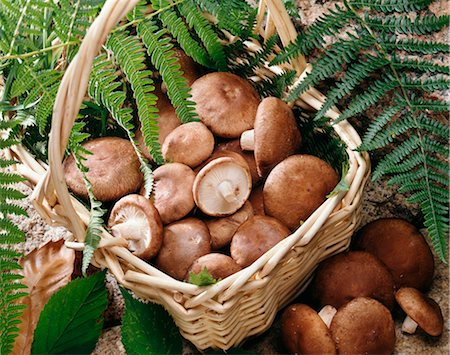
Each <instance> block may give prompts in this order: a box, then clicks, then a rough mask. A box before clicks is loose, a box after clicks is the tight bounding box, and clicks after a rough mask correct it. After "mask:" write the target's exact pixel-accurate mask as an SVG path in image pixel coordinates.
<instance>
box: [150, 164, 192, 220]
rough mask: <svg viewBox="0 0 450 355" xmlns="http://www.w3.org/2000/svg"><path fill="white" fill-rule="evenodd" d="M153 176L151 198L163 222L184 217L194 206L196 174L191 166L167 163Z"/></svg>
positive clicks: (156, 170)
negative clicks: (193, 193)
mask: <svg viewBox="0 0 450 355" xmlns="http://www.w3.org/2000/svg"><path fill="white" fill-rule="evenodd" d="M153 177H154V185H153V193H152V194H151V196H150V198H151V199H152V201H154V204H155V207H156V209H157V210H158V212H159V215H160V216H161V220H162V222H163V224H167V223H171V222H173V221H177V220H179V219H181V218H183V217H184V216H186V215H187V214H188V213H189V212H190V211H191V210H192V209H193V208H194V205H195V204H194V197H193V196H192V186H193V185H194V179H195V174H194V172H193V171H192V169H191V168H190V167H188V166H187V165H184V164H181V163H170V164H165V165H162V166H160V167H159V168H157V169H155V171H154V172H153Z"/></svg>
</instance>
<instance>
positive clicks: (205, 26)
mask: <svg viewBox="0 0 450 355" xmlns="http://www.w3.org/2000/svg"><path fill="white" fill-rule="evenodd" d="M178 10H179V11H180V14H181V15H183V16H184V18H185V20H186V23H187V24H188V25H189V27H190V28H191V29H194V30H195V32H196V34H197V35H198V38H199V39H200V40H201V41H202V44H203V45H204V47H205V48H206V51H207V52H208V55H209V57H210V58H211V60H212V62H213V63H214V65H213V68H214V69H215V70H218V71H225V70H226V69H227V58H226V55H225V51H224V49H223V47H222V45H221V44H220V42H219V40H220V38H219V36H218V35H217V33H216V32H215V31H214V30H213V28H212V26H211V24H210V23H209V22H208V21H207V20H206V19H205V18H204V17H203V16H202V15H201V13H200V11H199V8H198V7H197V5H196V4H195V3H194V1H193V0H185V1H184V2H182V3H181V4H179V5H178ZM194 59H195V58H194Z"/></svg>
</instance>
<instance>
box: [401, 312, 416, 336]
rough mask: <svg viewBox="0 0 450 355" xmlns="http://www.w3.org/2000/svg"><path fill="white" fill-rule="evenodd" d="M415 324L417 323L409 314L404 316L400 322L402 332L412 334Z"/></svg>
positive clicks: (414, 330)
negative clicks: (401, 322)
mask: <svg viewBox="0 0 450 355" xmlns="http://www.w3.org/2000/svg"><path fill="white" fill-rule="evenodd" d="M417 326H418V324H417V323H416V322H415V321H414V320H413V319H412V318H411V317H410V316H406V318H405V320H404V321H403V324H402V332H404V333H408V334H414V333H415V332H416V329H417Z"/></svg>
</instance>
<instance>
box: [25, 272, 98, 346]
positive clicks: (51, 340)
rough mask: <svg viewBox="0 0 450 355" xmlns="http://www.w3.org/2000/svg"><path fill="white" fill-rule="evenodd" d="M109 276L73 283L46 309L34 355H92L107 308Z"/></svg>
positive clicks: (38, 326)
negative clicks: (107, 282) (106, 283)
mask: <svg viewBox="0 0 450 355" xmlns="http://www.w3.org/2000/svg"><path fill="white" fill-rule="evenodd" d="M104 280H105V273H104V272H102V273H97V274H95V275H93V276H91V277H88V278H80V279H76V280H74V281H72V282H70V283H69V284H68V285H67V286H65V287H63V288H62V289H61V290H59V291H58V292H57V293H55V294H54V295H53V296H52V297H51V298H50V300H49V301H48V303H47V304H46V305H45V307H44V309H43V311H42V313H41V315H40V318H39V322H38V324H37V326H36V330H35V332H34V341H33V346H32V349H31V352H32V354H88V353H90V352H91V351H92V350H93V349H94V347H95V344H96V343H97V340H98V338H99V336H100V333H101V330H102V326H103V312H104V311H105V309H106V306H107V297H106V288H105V285H104Z"/></svg>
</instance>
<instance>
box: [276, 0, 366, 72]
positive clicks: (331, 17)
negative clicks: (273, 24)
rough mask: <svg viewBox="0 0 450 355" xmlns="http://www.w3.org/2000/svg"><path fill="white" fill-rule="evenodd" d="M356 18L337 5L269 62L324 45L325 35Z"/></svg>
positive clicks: (278, 62)
mask: <svg viewBox="0 0 450 355" xmlns="http://www.w3.org/2000/svg"><path fill="white" fill-rule="evenodd" d="M356 18H357V17H356V16H355V14H353V13H352V12H351V11H347V9H344V8H342V7H340V6H339V5H337V6H336V9H335V10H330V12H329V13H326V14H324V15H322V16H320V17H319V18H318V19H317V20H316V21H315V22H314V23H313V24H312V25H311V26H309V27H308V28H307V29H306V30H305V31H304V32H301V33H300V34H299V35H298V36H297V38H296V40H295V42H294V43H291V44H289V45H288V46H287V47H286V48H285V49H284V50H283V51H281V52H280V53H279V54H277V55H276V56H275V58H274V59H273V60H272V62H271V64H272V65H277V64H281V63H285V62H288V61H289V60H291V59H294V58H296V57H298V56H299V55H306V54H308V52H309V51H310V50H311V49H313V48H317V47H320V46H322V45H324V44H325V43H326V42H325V41H326V40H325V38H326V36H332V35H334V34H336V33H337V32H338V31H340V30H341V29H342V28H345V27H346V26H348V24H349V23H351V22H352V21H353V20H355V19H356Z"/></svg>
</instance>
